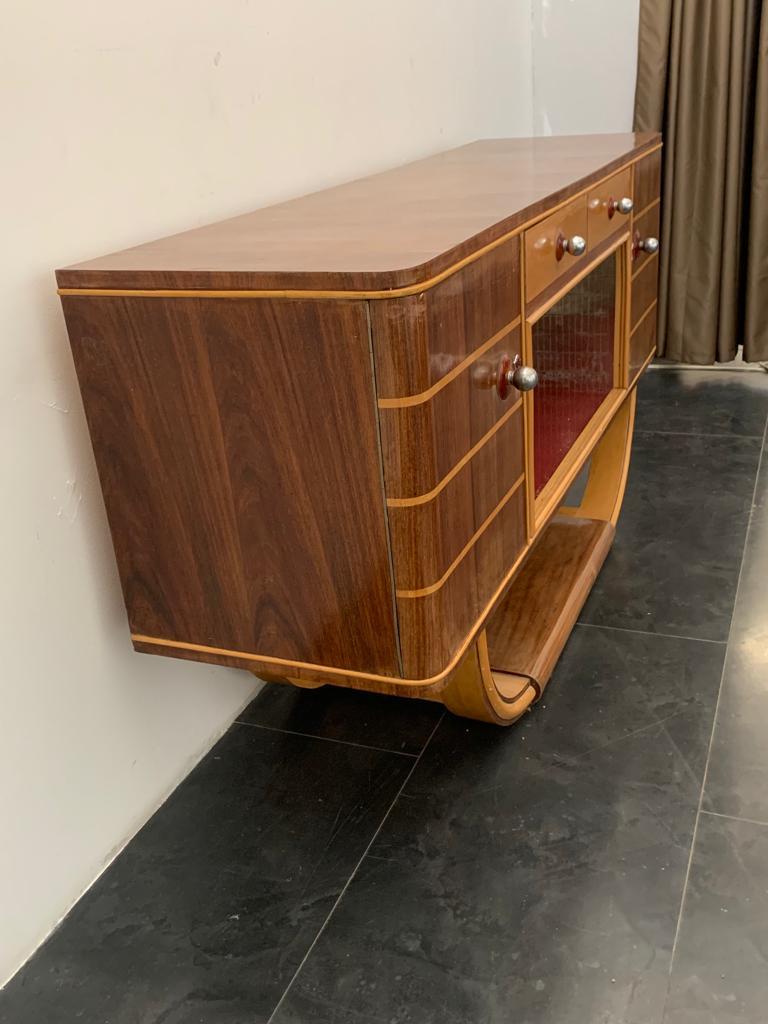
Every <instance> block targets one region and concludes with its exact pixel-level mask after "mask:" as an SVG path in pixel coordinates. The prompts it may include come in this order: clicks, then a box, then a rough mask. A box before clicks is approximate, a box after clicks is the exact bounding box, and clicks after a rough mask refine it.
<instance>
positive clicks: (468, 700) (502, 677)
mask: <svg viewBox="0 0 768 1024" xmlns="http://www.w3.org/2000/svg"><path fill="white" fill-rule="evenodd" d="M537 696H538V689H537V687H536V686H535V685H534V684H533V683H532V682H531V680H530V679H528V678H527V677H525V676H518V675H514V674H512V673H510V672H494V671H492V669H491V666H490V662H489V660H488V643H487V641H486V636H485V631H483V632H482V633H481V634H480V636H479V637H478V638H477V640H476V641H475V643H474V644H472V646H471V647H470V649H469V651H468V652H467V655H466V657H465V658H464V660H463V661H462V663H461V664H460V665H459V667H458V668H457V669H456V671H455V672H454V674H453V675H452V676H451V678H450V679H449V680H448V683H447V685H446V687H445V688H444V689H443V690H442V691H441V692H440V699H441V700H442V702H443V703H444V704H445V706H446V707H447V708H448V710H449V711H452V712H453V713H454V714H455V715H460V716H461V717H462V718H475V719H477V720H478V721H480V722H493V723H494V724H495V725H511V724H512V723H513V722H516V721H517V719H518V718H520V716H521V715H524V714H525V712H526V711H527V710H528V708H529V707H530V706H531V704H533V702H534V700H536V698H537Z"/></svg>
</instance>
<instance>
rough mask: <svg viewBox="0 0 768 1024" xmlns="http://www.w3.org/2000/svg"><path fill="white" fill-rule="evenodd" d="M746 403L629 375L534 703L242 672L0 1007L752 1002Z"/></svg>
mask: <svg viewBox="0 0 768 1024" xmlns="http://www.w3.org/2000/svg"><path fill="white" fill-rule="evenodd" d="M767 417H768V378H763V377H761V376H759V375H757V374H738V375H737V374H722V373H712V372H707V373H697V372H694V371H688V372H684V373H678V372H676V371H655V372H653V373H651V374H649V375H647V377H646V379H645V381H644V382H643V384H642V388H641V401H640V405H639V413H638V424H637V426H638V435H637V441H636V446H635V451H634V456H633V461H632V468H631V471H630V482H629V489H628V494H627V499H626V503H625V508H624V514H623V518H622V520H621V522H620V526H619V531H618V536H617V540H616V544H615V547H614V549H613V551H612V553H611V554H610V556H609V558H608V561H607V562H606V565H605V568H604V571H603V573H602V575H601V577H600V580H599V583H598V585H597V587H596V588H595V590H594V592H593V594H592V596H591V597H590V600H589V602H588V604H587V606H586V607H585V609H584V611H583V614H582V617H581V623H580V624H579V625H578V626H577V627H576V630H575V631H574V634H573V637H572V638H571V640H570V642H569V644H568V646H567V648H566V651H565V653H564V655H563V658H562V660H561V662H560V664H559V665H558V668H557V670H556V673H555V676H554V678H553V680H552V682H551V683H550V687H549V689H548V690H547V693H546V695H545V699H544V701H543V703H542V704H541V705H539V706H537V707H536V708H535V709H534V710H533V712H532V713H531V714H530V715H528V716H527V717H526V718H525V719H524V720H523V722H522V723H520V724H519V725H518V726H515V727H513V728H512V729H510V730H506V731H505V730H502V729H496V728H494V727H491V726H483V725H479V724H473V723H470V722H466V721H462V720H459V719H456V718H453V717H451V716H450V715H447V714H446V715H443V714H442V712H441V709H440V708H438V707H437V706H436V705H429V704H420V703H418V702H415V701H412V702H407V703H406V702H400V701H397V700H393V699H386V698H377V697H372V696H369V695H365V694H359V693H352V692H344V691H340V690H332V689H329V688H326V689H323V690H318V691H305V692H298V691H293V690H289V689H287V688H286V689H283V688H279V687H269V688H267V689H266V690H265V691H264V692H263V693H262V694H261V695H260V696H259V697H258V698H257V699H256V701H255V702H254V704H253V705H252V706H251V707H250V708H249V710H248V711H247V713H246V714H245V715H244V716H243V718H242V720H241V722H240V723H238V724H236V725H234V726H233V727H232V729H231V730H230V731H229V733H228V734H227V735H226V736H225V737H224V738H223V739H222V740H221V742H220V743H219V744H218V745H217V746H216V747H215V748H214V750H213V751H212V752H211V753H210V754H209V756H208V757H207V758H206V759H205V760H204V761H203V762H202V764H201V765H200V766H199V767H198V768H196V769H195V771H194V772H193V773H192V774H191V775H190V776H189V778H188V779H187V780H186V781H185V782H184V783H183V784H182V785H181V786H180V787H179V789H178V790H177V791H176V792H175V793H174V794H173V796H172V797H171V798H170V799H169V800H168V802H167V803H166V804H165V805H164V806H163V807H162V808H161V810H160V811H158V813H157V814H156V815H155V817H154V818H153V819H152V820H151V821H150V822H149V824H148V825H147V826H146V827H145V828H144V829H143V830H142V831H141V833H140V834H139V835H138V836H137V837H136V839H134V841H133V842H132V843H131V844H130V845H129V847H128V848H127V849H126V850H125V851H124V852H123V853H122V854H121V856H120V857H119V858H118V860H117V861H116V862H115V863H114V865H113V866H112V867H111V868H110V869H109V870H108V871H107V872H106V874H105V875H104V876H102V878H101V879H99V881H98V882H97V883H96V884H95V885H94V887H93V888H92V889H91V890H90V892H88V893H87V894H86V896H85V897H84V898H83V899H82V900H81V901H80V903H79V904H78V905H77V907H76V908H75V909H74V910H73V911H72V913H71V914H70V915H69V916H68V918H67V919H66V920H65V922H64V923H63V924H62V926H61V927H60V928H59V929H58V931H57V932H56V933H55V934H54V935H53V936H52V937H51V938H50V939H49V941H48V942H47V943H46V944H45V946H44V947H43V948H42V949H41V950H40V951H39V952H38V953H37V954H36V955H35V956H34V957H33V958H32V960H31V961H30V962H29V963H28V964H27V965H26V966H25V967H24V968H23V969H22V971H20V973H19V974H18V975H17V976H16V977H15V978H14V979H13V981H12V982H11V983H10V984H9V985H8V986H7V988H6V989H5V990H4V991H3V992H2V993H0V1021H3V1022H5V1024H11V1022H12V1024H27V1022H35V1024H40V1022H45V1024H63V1022H74V1021H85V1022H88V1024H107V1022H108V1024H150V1022H152V1024H161V1022H162V1024H193V1022H202V1024H245V1022H249V1024H257V1022H267V1021H269V1022H273V1024H288V1022H293V1024H299V1022H301V1024H320V1022H327V1024H331V1022H333V1024H374V1022H377V1024H379V1022H390V1024H481V1022H482V1024H509V1022H520V1024H522V1022H529V1024H571V1022H573V1024H603V1022H605V1024H608V1022H611V1024H619V1022H622V1024H656V1022H659V1024H661V1022H664V1024H694V1022H695V1024H715V1022H718V1024H719V1022H723V1021H729V1022H733V1024H737V1022H738V1024H758V1022H761V1024H762V1022H765V1021H766V1020H768V998H767V996H768V963H767V962H766V961H767V960H768V742H767V739H768V590H767V589H766V586H765V582H764V580H765V575H766V568H767V567H768V458H765V459H764V460H763V462H762V466H761V464H760V457H761V451H762V450H763V446H764V443H765V427H766V419H767ZM758 470H759V471H758ZM718 697H719V700H718ZM713 725H714V731H713Z"/></svg>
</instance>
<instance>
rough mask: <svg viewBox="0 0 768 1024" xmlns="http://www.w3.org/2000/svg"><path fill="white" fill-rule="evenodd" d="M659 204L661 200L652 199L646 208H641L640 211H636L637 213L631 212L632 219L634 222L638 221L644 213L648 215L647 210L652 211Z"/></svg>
mask: <svg viewBox="0 0 768 1024" xmlns="http://www.w3.org/2000/svg"><path fill="white" fill-rule="evenodd" d="M660 202H661V198H658V199H652V200H651V202H650V203H648V205H647V206H644V207H643V208H642V210H638V211H637V213H635V211H634V210H633V211H632V216H633V218H634V219H635V220H640V218H641V217H643V216H644V215H645V214H646V213H648V211H649V210H652V209H653V208H654V206H658V205H659V203H660Z"/></svg>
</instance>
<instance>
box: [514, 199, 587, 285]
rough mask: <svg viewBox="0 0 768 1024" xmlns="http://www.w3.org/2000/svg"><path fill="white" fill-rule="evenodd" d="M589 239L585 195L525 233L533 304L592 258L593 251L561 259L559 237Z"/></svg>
mask: <svg viewBox="0 0 768 1024" xmlns="http://www.w3.org/2000/svg"><path fill="white" fill-rule="evenodd" d="M574 235H581V237H582V238H584V239H586V237H587V198H586V196H582V197H581V198H580V199H575V200H574V201H573V202H572V203H569V204H568V206H566V207H564V208H563V209H562V210H559V211H558V212H557V213H554V214H552V215H551V216H549V217H547V218H546V219H544V220H542V221H540V222H539V223H538V224H537V225H536V226H535V227H532V228H529V229H528V230H527V231H526V232H525V297H526V302H532V301H533V299H535V298H536V296H537V295H539V294H540V293H541V292H543V291H544V289H545V288H548V287H549V286H550V285H552V284H554V283H555V282H556V281H558V279H560V278H561V277H562V276H563V275H564V274H567V273H569V272H570V271H572V270H573V269H574V266H575V265H576V264H579V263H584V262H586V260H587V259H589V250H587V252H585V253H584V254H583V255H582V256H572V255H571V254H570V253H565V254H564V255H563V256H561V258H560V259H558V255H557V254H558V251H559V250H558V246H557V240H558V237H560V236H563V237H565V238H572V237H573V236H574Z"/></svg>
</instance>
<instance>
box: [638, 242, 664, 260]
mask: <svg viewBox="0 0 768 1024" xmlns="http://www.w3.org/2000/svg"><path fill="white" fill-rule="evenodd" d="M637 248H638V249H639V250H640V251H641V252H647V253H649V254H650V255H651V256H653V254H654V253H655V252H658V251H659V240H658V238H641V239H640V241H639V242H638V243H637Z"/></svg>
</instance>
